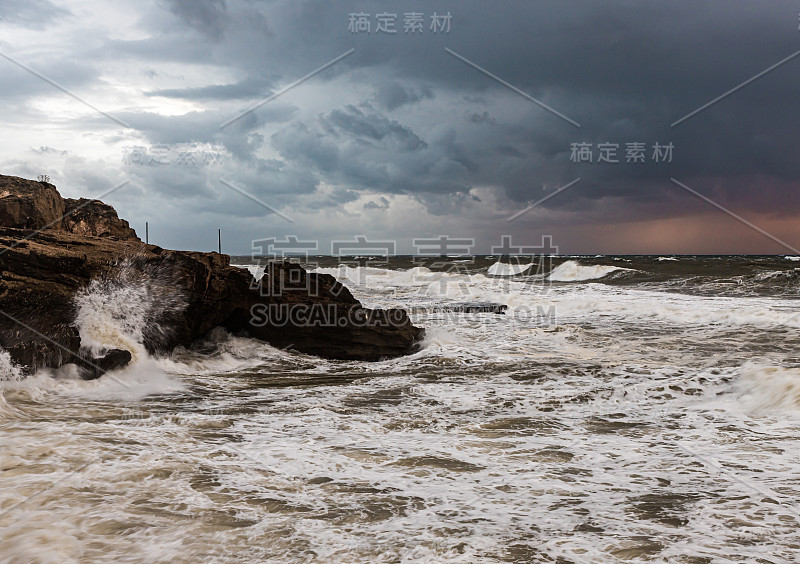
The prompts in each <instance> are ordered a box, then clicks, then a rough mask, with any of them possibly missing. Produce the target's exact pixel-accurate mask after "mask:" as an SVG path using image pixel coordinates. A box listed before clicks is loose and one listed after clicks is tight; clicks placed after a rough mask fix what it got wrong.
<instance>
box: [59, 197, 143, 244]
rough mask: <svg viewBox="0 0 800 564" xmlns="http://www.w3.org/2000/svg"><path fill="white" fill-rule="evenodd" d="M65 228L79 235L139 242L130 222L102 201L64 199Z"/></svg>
mask: <svg viewBox="0 0 800 564" xmlns="http://www.w3.org/2000/svg"><path fill="white" fill-rule="evenodd" d="M63 226H64V230H66V231H69V232H70V233H76V234H78V235H91V236H94V237H116V238H117V239H136V240H137V241H138V240H139V237H137V236H136V231H134V230H133V229H131V227H130V225H128V222H127V221H125V220H124V219H120V218H119V217H118V216H117V212H116V210H115V209H114V208H112V207H111V206H109V205H108V204H104V203H103V202H101V201H100V200H87V199H86V198H81V199H80V200H75V199H72V198H64V221H63Z"/></svg>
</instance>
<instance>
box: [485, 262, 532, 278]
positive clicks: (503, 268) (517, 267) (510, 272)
mask: <svg viewBox="0 0 800 564" xmlns="http://www.w3.org/2000/svg"><path fill="white" fill-rule="evenodd" d="M532 266H533V264H506V263H503V262H499V261H498V262H496V263H494V264H493V265H492V266H490V267H489V274H490V275H492V276H516V275H517V274H522V273H523V272H525V271H527V270H529V269H530V268H531V267H532Z"/></svg>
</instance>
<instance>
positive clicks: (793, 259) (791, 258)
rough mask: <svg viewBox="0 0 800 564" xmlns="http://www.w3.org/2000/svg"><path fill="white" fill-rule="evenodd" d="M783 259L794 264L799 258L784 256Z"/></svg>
mask: <svg viewBox="0 0 800 564" xmlns="http://www.w3.org/2000/svg"><path fill="white" fill-rule="evenodd" d="M783 258H785V259H786V260H791V261H794V262H797V261H800V257H798V256H785V257H783Z"/></svg>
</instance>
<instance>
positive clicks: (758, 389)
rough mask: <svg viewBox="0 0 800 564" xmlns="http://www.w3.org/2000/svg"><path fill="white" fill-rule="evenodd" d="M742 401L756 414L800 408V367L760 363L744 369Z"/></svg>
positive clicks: (745, 366)
mask: <svg viewBox="0 0 800 564" xmlns="http://www.w3.org/2000/svg"><path fill="white" fill-rule="evenodd" d="M741 388H742V392H743V393H742V396H741V402H742V403H743V404H744V406H745V407H746V408H747V409H749V410H750V411H753V412H758V413H768V412H773V411H776V410H778V411H787V410H788V411H797V410H799V409H800V368H797V367H794V368H786V367H781V366H768V365H759V364H746V365H744V366H743V367H742V381H741Z"/></svg>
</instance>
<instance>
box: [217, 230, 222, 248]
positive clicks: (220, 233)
mask: <svg viewBox="0 0 800 564" xmlns="http://www.w3.org/2000/svg"><path fill="white" fill-rule="evenodd" d="M217 236H218V237H219V254H222V229H217Z"/></svg>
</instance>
